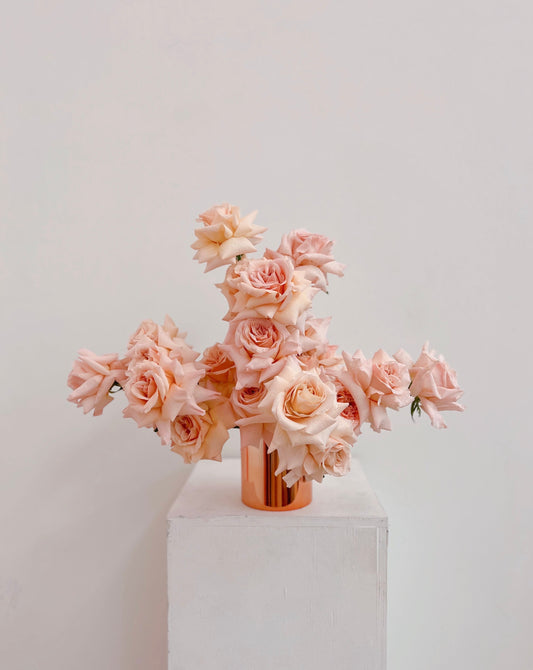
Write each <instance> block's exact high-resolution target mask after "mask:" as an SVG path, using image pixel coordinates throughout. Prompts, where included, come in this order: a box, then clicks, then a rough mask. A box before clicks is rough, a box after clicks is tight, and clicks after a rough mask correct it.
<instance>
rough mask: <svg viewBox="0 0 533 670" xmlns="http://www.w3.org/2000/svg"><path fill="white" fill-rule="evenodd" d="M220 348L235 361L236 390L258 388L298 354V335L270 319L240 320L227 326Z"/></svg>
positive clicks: (294, 330)
mask: <svg viewBox="0 0 533 670" xmlns="http://www.w3.org/2000/svg"><path fill="white" fill-rule="evenodd" d="M222 349H223V350H224V351H226V352H227V353H228V355H229V356H230V357H231V358H232V360H234V361H235V366H236V370H237V387H238V388H241V387H242V386H259V384H260V383H261V382H263V381H265V380H267V379H271V378H272V377H274V376H275V375H276V374H277V373H278V371H279V370H281V368H282V367H283V366H284V365H285V357H286V356H290V355H291V354H296V353H297V352H298V351H299V332H298V331H297V329H296V328H294V327H293V326H284V325H283V324H281V323H276V322H275V321H272V320H271V319H259V318H251V319H241V320H236V319H235V320H233V321H232V322H231V323H230V327H229V330H228V333H227V335H226V339H225V343H224V344H223V345H222Z"/></svg>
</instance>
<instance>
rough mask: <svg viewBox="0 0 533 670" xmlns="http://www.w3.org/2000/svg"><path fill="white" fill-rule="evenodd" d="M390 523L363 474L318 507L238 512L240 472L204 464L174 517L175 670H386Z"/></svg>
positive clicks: (316, 498)
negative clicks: (388, 539) (388, 523)
mask: <svg viewBox="0 0 533 670" xmlns="http://www.w3.org/2000/svg"><path fill="white" fill-rule="evenodd" d="M386 584H387V517H386V514H385V511H384V510H383V508H382V507H381V505H380V504H379V502H378V500H377V498H376V496H375V494H374V492H373V491H372V489H371V488H370V486H369V484H368V481H367V480H366V478H365V476H364V473H363V472H362V470H361V468H360V466H359V465H358V463H357V462H354V463H353V464H352V472H351V473H350V475H348V476H347V477H343V478H333V477H328V478H327V480H326V481H325V482H324V483H323V484H314V485H313V502H312V503H311V505H309V506H308V507H305V508H304V509H301V510H295V511H293V512H262V511H258V510H253V509H250V508H248V507H246V506H244V505H243V504H242V502H241V500H240V461H239V460H238V459H229V460H226V461H224V462H223V463H215V462H210V461H204V462H201V463H199V464H198V465H197V466H196V468H195V469H194V471H193V473H192V475H191V477H190V479H189V480H188V482H187V483H186V485H185V486H184V488H183V490H182V492H181V493H180V495H179V496H178V498H177V499H176V501H175V503H174V505H173V506H172V508H171V510H170V512H169V515H168V601H169V610H168V644H169V666H168V667H169V670H273V669H276V670H306V669H308V670H314V669H315V668H316V669H318V668H320V669H324V670H326V669H327V670H329V669H330V668H334V669H335V670H344V669H346V670H348V669H350V670H383V669H384V668H385V631H386Z"/></svg>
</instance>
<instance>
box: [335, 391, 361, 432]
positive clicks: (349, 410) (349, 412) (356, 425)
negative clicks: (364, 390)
mask: <svg viewBox="0 0 533 670" xmlns="http://www.w3.org/2000/svg"><path fill="white" fill-rule="evenodd" d="M335 388H336V390H337V402H338V403H340V404H343V405H346V407H345V408H344V409H343V410H342V412H341V416H342V417H344V418H345V419H348V421H350V422H351V423H352V428H353V430H354V433H355V434H356V435H360V433H361V417H360V416H359V408H358V407H357V403H356V401H355V398H354V397H353V395H352V394H351V393H350V391H349V390H348V389H347V388H346V386H345V385H344V384H343V383H342V382H340V381H338V380H335Z"/></svg>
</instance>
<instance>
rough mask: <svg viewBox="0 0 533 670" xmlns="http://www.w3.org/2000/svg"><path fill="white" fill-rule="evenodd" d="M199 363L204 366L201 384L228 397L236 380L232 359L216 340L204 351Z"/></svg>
mask: <svg viewBox="0 0 533 670" xmlns="http://www.w3.org/2000/svg"><path fill="white" fill-rule="evenodd" d="M201 363H202V365H204V366H205V379H204V381H203V382H202V384H203V385H204V386H206V387H207V388H209V389H212V390H214V391H218V392H219V393H220V394H221V395H223V396H225V397H226V398H227V397H229V396H230V395H231V393H232V391H233V388H234V386H235V382H236V380H237V377H236V370H235V363H234V362H233V359H232V358H230V356H228V354H227V352H226V351H224V349H223V348H222V346H221V345H220V344H219V343H218V342H217V343H216V344H214V345H213V346H212V347H208V348H207V349H206V350H205V351H204V355H203V358H202V360H201Z"/></svg>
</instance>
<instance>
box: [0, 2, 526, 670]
mask: <svg viewBox="0 0 533 670" xmlns="http://www.w3.org/2000/svg"><path fill="white" fill-rule="evenodd" d="M532 29H533V9H532V6H531V3H529V2H527V0H517V1H515V2H512V1H511V2H495V1H492V0H477V1H476V0H472V1H462V2H459V1H457V0H451V1H448V2H445V1H444V0H441V1H440V2H422V1H418V2H416V1H415V0H405V1H404V2H375V3H371V2H366V3H363V2H348V1H346V2H319V1H317V0H299V1H294V2H288V1H285V2H281V1H276V2H274V1H270V2H255V1H250V0H247V1H245V0H241V1H236V0H225V2H215V1H214V0H213V1H210V2H205V1H204V2H183V1H182V2H176V1H170V0H166V1H162V2H147V1H145V0H137V1H134V0H131V1H129V2H113V1H109V0H106V2H103V1H102V0H93V1H92V2H85V3H82V2H78V3H72V2H67V1H66V0H63V1H52V0H48V2H36V1H30V2H21V3H11V4H10V5H9V8H7V6H6V9H5V11H4V13H3V21H2V28H1V29H0V30H1V39H0V53H1V58H0V62H1V66H0V67H1V87H0V90H1V98H2V104H1V106H0V170H1V176H2V179H1V180H0V188H1V193H0V203H1V204H0V216H1V241H0V248H1V251H2V256H3V262H2V272H1V276H0V287H1V288H0V290H1V291H2V316H3V318H2V323H1V329H0V333H1V338H2V352H3V355H4V356H3V363H2V373H3V374H2V382H1V387H2V410H3V419H2V433H1V434H2V448H1V459H2V462H1V466H0V519H1V524H2V532H1V544H0V630H1V634H0V667H2V668H6V669H9V670H34V669H38V670H52V669H56V668H60V667H61V668H76V670H92V669H94V668H99V670H137V669H138V670H146V669H148V668H149V669H150V670H161V669H163V668H164V667H165V656H166V639H165V619H166V601H165V521H164V518H165V513H166V510H167V508H168V507H169V505H170V503H171V501H172V499H173V498H174V496H175V495H176V493H177V492H178V491H179V490H180V487H181V486H182V484H183V482H184V480H185V478H186V476H187V474H188V472H189V470H188V469H187V468H186V467H185V466H184V465H183V464H182V463H181V462H180V460H179V458H178V457H177V456H174V455H171V454H169V453H167V451H166V449H165V448H163V447H161V446H160V445H159V444H158V441H157V439H155V437H153V436H152V435H151V434H150V433H149V432H148V431H140V430H138V429H137V428H136V426H135V424H134V423H133V422H131V421H124V420H122V419H121V415H120V410H121V406H122V405H121V400H119V399H117V400H116V401H115V402H114V403H113V404H112V405H110V406H109V407H108V408H107V409H106V411H105V413H104V416H103V417H100V418H96V419H93V418H92V417H91V418H89V417H86V416H83V415H82V413H81V411H80V410H76V409H75V408H74V406H72V405H70V404H67V403H66V401H65V397H66V395H67V388H66V384H65V380H66V376H67V373H68V370H69V368H70V365H71V361H72V359H73V358H74V356H75V353H76V350H77V349H78V348H79V347H82V346H85V347H89V348H91V349H94V350H95V351H98V352H102V353H104V352H108V351H118V350H121V349H122V348H123V346H124V344H125V342H126V340H127V337H128V336H129V334H130V333H131V332H132V331H133V330H134V329H135V327H136V325H137V323H138V322H139V321H140V320H141V319H142V318H147V317H151V318H153V319H157V320H158V319H162V317H163V316H164V314H165V312H168V313H169V314H171V315H172V316H173V317H174V318H175V320H176V322H177V323H178V324H179V325H180V326H181V327H182V328H184V329H186V330H188V331H189V335H190V342H191V343H192V344H193V345H194V346H195V347H196V348H197V349H202V348H204V347H205V346H207V345H209V344H211V343H212V342H213V341H214V339H215V338H221V337H222V336H223V334H224V323H223V322H222V321H221V320H217V319H216V316H217V315H220V316H222V315H223V313H224V300H223V298H222V296H221V295H220V294H219V293H218V291H217V290H216V289H215V288H214V286H213V282H214V281H219V279H220V276H221V271H220V272H214V273H211V274H208V275H204V274H202V268H201V267H200V266H199V265H197V264H196V263H195V262H193V261H192V253H193V252H192V251H191V250H190V249H189V244H190V243H191V242H192V240H193V232H192V231H193V227H194V217H195V216H196V214H197V213H198V212H199V211H202V210H203V209H205V208H206V207H208V206H209V205H211V204H212V203H215V202H218V201H221V200H226V199H227V200H229V201H231V202H234V203H236V204H239V205H240V206H241V208H242V209H243V210H244V211H250V210H251V209H255V208H258V209H259V210H260V215H259V219H258V223H260V224H262V225H267V226H269V232H268V233H267V235H266V241H267V243H268V245H269V246H273V247H275V246H277V243H278V240H279V238H280V236H281V234H282V233H283V232H284V231H286V230H288V229H290V228H293V227H306V228H308V229H310V230H313V231H315V232H322V233H326V234H329V235H330V236H331V237H333V238H335V239H336V240H337V247H336V249H337V256H338V258H339V260H341V261H343V262H345V263H347V265H348V268H347V271H346V276H345V278H344V279H343V280H339V279H336V278H332V282H331V293H330V295H329V296H323V297H319V298H318V299H317V301H316V302H317V306H316V311H317V313H318V314H320V315H324V316H325V315H329V314H332V315H333V317H334V318H333V323H332V326H331V339H332V341H334V342H337V343H339V345H340V346H341V347H343V348H346V349H349V350H351V351H353V350H354V349H355V348H356V347H361V348H362V349H363V350H364V351H365V352H366V353H367V354H368V355H370V354H371V353H373V351H374V350H375V349H377V348H378V347H379V346H383V347H384V348H385V349H387V350H388V351H389V352H393V351H395V350H396V349H397V348H398V347H400V346H403V347H405V348H406V349H408V350H410V351H412V352H413V353H416V351H417V350H418V348H419V346H420V345H421V344H422V343H423V341H424V340H425V339H426V338H429V339H430V340H431V342H432V344H433V345H434V346H435V347H436V348H438V349H439V350H441V351H442V352H443V353H444V354H445V355H446V356H447V358H448V360H449V361H450V362H451V363H452V364H453V365H454V367H456V369H457V370H458V372H459V378H460V381H461V383H462V385H463V386H464V388H465V390H466V393H465V396H464V402H465V404H466V405H467V412H466V413H464V414H463V415H453V416H450V418H449V426H450V427H449V430H448V431H440V432H438V431H434V430H433V429H431V428H430V427H429V425H428V421H427V420H425V419H424V420H421V421H420V422H418V423H417V424H415V425H412V424H411V421H410V419H409V417H408V416H407V413H404V414H403V415H398V416H394V417H393V419H394V430H393V432H392V433H390V434H382V435H374V434H369V433H368V431H367V433H366V434H365V435H364V436H363V437H361V439H360V441H359V443H358V445H357V447H356V453H357V454H358V456H359V457H360V459H361V460H362V462H363V465H364V467H365V468H366V471H367V473H368V476H369V478H370V480H371V482H372V483H373V484H374V486H375V487H376V490H377V491H378V494H379V495H380V498H381V500H382V502H383V503H384V505H385V507H386V508H387V510H388V512H389V515H390V521H391V535H390V560H389V571H390V595H389V667H390V669H391V670H427V669H428V668H431V669H432V670H449V668H454V669H455V670H467V669H471V668H483V669H484V670H496V669H498V670H500V669H502V670H503V669H504V668H508V667H512V668H513V669H514V670H526V669H528V668H531V666H532V665H533V643H532V638H531V633H530V621H531V618H532V616H533V607H532V603H533V593H532V590H533V589H532V580H531V578H530V566H531V561H532V558H533V555H532V554H533V551H532V550H533V538H532V533H531V518H532V517H531V512H532V494H531V488H532V487H531V476H532V465H533V456H532V451H531V429H530V420H529V414H530V413H531V409H530V401H531V397H532V394H531V387H530V379H531V372H532V369H531V368H532V366H531V359H532V356H531V350H530V345H531V316H530V313H531V298H530V290H531V270H530V267H531V248H532V247H531V242H532V239H531V215H532V212H533V207H532V174H533V163H532V149H533V136H532V132H531V119H532V112H533V104H532V103H533V99H532V87H531V81H532V74H533V65H532V57H533V47H532V42H531V34H532ZM528 401H529V402H528ZM324 486H327V483H326V484H324Z"/></svg>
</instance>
